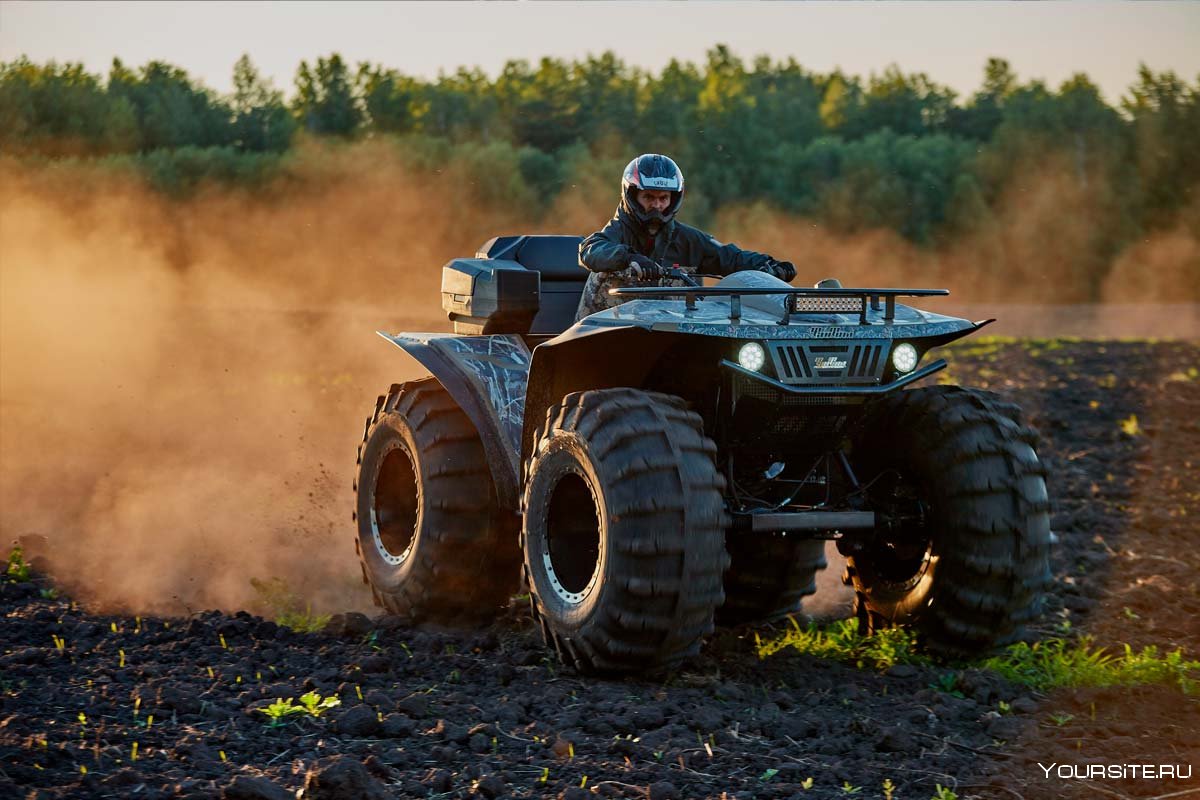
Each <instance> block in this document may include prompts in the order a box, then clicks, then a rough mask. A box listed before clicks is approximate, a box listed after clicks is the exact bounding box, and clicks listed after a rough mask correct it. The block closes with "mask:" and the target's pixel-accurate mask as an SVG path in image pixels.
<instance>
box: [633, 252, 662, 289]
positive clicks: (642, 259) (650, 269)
mask: <svg viewBox="0 0 1200 800" xmlns="http://www.w3.org/2000/svg"><path fill="white" fill-rule="evenodd" d="M625 274H626V275H628V276H629V277H630V278H632V279H633V280H635V281H642V282H650V281H656V280H658V279H660V278H662V277H663V276H665V275H666V274H667V270H666V269H665V268H664V267H662V266H659V264H658V262H657V261H655V260H654V259H653V258H650V257H649V256H644V255H642V254H641V253H634V254H633V255H632V256H630V257H629V269H627V270H625Z"/></svg>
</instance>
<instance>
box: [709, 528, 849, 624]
mask: <svg viewBox="0 0 1200 800" xmlns="http://www.w3.org/2000/svg"><path fill="white" fill-rule="evenodd" d="M726 547H727V548H728V550H729V557H730V564H729V571H728V572H726V573H725V605H723V606H721V607H720V608H719V609H717V623H718V624H719V625H741V624H743V623H747V622H773V621H775V620H779V619H782V618H784V617H787V616H794V615H796V614H799V613H800V611H801V603H802V601H803V599H804V598H805V597H807V596H808V595H811V594H814V593H815V592H816V591H817V573H818V572H819V571H821V570H823V569H825V567H827V566H828V563H827V562H826V560H825V542H824V541H822V540H820V539H804V538H801V537H799V536H796V535H791V536H788V535H784V534H781V533H772V534H761V533H743V534H734V535H731V536H730V537H729V538H728V539H727V540H726Z"/></svg>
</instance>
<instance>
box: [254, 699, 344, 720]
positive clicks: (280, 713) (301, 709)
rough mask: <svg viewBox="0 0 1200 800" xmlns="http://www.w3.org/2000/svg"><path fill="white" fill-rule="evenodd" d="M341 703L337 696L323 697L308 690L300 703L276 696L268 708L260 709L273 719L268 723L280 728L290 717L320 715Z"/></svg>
mask: <svg viewBox="0 0 1200 800" xmlns="http://www.w3.org/2000/svg"><path fill="white" fill-rule="evenodd" d="M341 704H342V701H341V700H339V699H338V698H336V697H321V695H320V694H318V693H317V692H308V693H307V694H302V695H300V703H299V704H298V705H297V704H296V703H295V701H294V700H293V699H292V698H290V697H289V698H288V699H287V700H283V699H280V698H276V699H275V702H274V703H271V705H269V706H267V707H266V708H260V709H258V711H259V712H260V713H262V714H266V715H267V716H268V717H269V718H270V720H271V721H270V722H269V723H267V724H268V725H270V726H271V727H272V728H278V727H279V726H281V725H283V724H285V723H286V722H287V720H288V718H289V717H293V716H297V715H300V716H309V717H319V716H321V714H323V713H325V712H326V711H328V710H329V709H331V708H334V707H335V706H339V705H341Z"/></svg>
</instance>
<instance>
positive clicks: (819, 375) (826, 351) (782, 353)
mask: <svg viewBox="0 0 1200 800" xmlns="http://www.w3.org/2000/svg"><path fill="white" fill-rule="evenodd" d="M886 348H887V345H886V344H884V343H880V342H873V341H858V342H856V341H847V342H829V341H822V342H771V343H770V352H771V359H772V360H773V361H774V364H775V373H776V374H777V375H778V376H779V380H780V381H782V382H783V383H793V384H805V383H808V384H838V383H846V384H863V383H879V380H880V378H881V376H882V375H883V369H884V365H885V363H886V361H887V358H886V355H887V353H886Z"/></svg>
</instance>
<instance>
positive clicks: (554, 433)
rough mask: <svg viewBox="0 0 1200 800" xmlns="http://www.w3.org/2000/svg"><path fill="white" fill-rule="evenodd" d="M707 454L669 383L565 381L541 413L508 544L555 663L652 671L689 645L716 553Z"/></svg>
mask: <svg viewBox="0 0 1200 800" xmlns="http://www.w3.org/2000/svg"><path fill="white" fill-rule="evenodd" d="M715 454H716V445H714V444H713V443H712V441H711V440H710V439H708V438H707V437H705V436H704V433H703V426H702V422H701V420H700V417H699V416H698V415H697V414H694V413H692V412H689V411H687V410H686V407H685V404H684V402H683V401H682V400H681V399H679V398H677V397H673V396H671V395H665V394H658V393H653V392H644V391H640V390H636V389H604V390H597V391H589V392H577V393H573V394H569V395H567V396H566V397H565V398H563V401H562V402H561V403H560V404H558V405H557V406H555V407H552V408H551V409H550V410H549V411H548V412H547V415H546V423H545V425H544V427H543V429H542V431H541V435H540V437H539V438H538V441H537V443H536V447H535V449H534V452H533V454H532V458H531V459H530V461H529V464H528V470H527V479H526V485H525V494H524V507H525V521H524V530H523V532H522V544H523V549H524V553H525V575H526V580H527V582H528V585H529V591H530V597H531V600H532V605H533V610H534V615H535V616H536V617H537V619H538V620H539V622H540V623H541V627H542V633H543V635H544V637H545V639H546V643H547V644H548V645H550V646H552V647H553V648H554V649H555V650H556V651H557V652H558V654H559V657H560V658H561V659H562V661H563V663H565V664H566V665H568V666H571V667H574V668H575V669H577V670H579V671H581V672H594V673H627V672H634V671H638V672H651V673H654V672H662V671H665V670H669V669H671V668H673V667H675V666H677V665H679V664H680V663H681V662H683V661H684V660H685V659H687V658H689V657H690V656H693V655H695V654H696V653H697V652H699V649H700V642H701V640H702V639H703V637H704V636H705V635H707V634H709V633H711V632H712V630H713V611H714V610H715V609H716V608H717V607H718V606H720V605H721V603H722V601H723V600H724V594H723V592H722V589H721V577H722V573H723V572H724V571H725V568H726V567H727V566H728V565H729V557H728V556H727V555H726V553H725V547H724V536H725V528H726V527H727V518H726V514H725V510H724V502H723V499H722V492H723V490H724V488H725V481H724V478H722V476H721V474H720V473H719V472H717V469H716V467H715V466H714V464H713V457H714V456H715Z"/></svg>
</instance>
